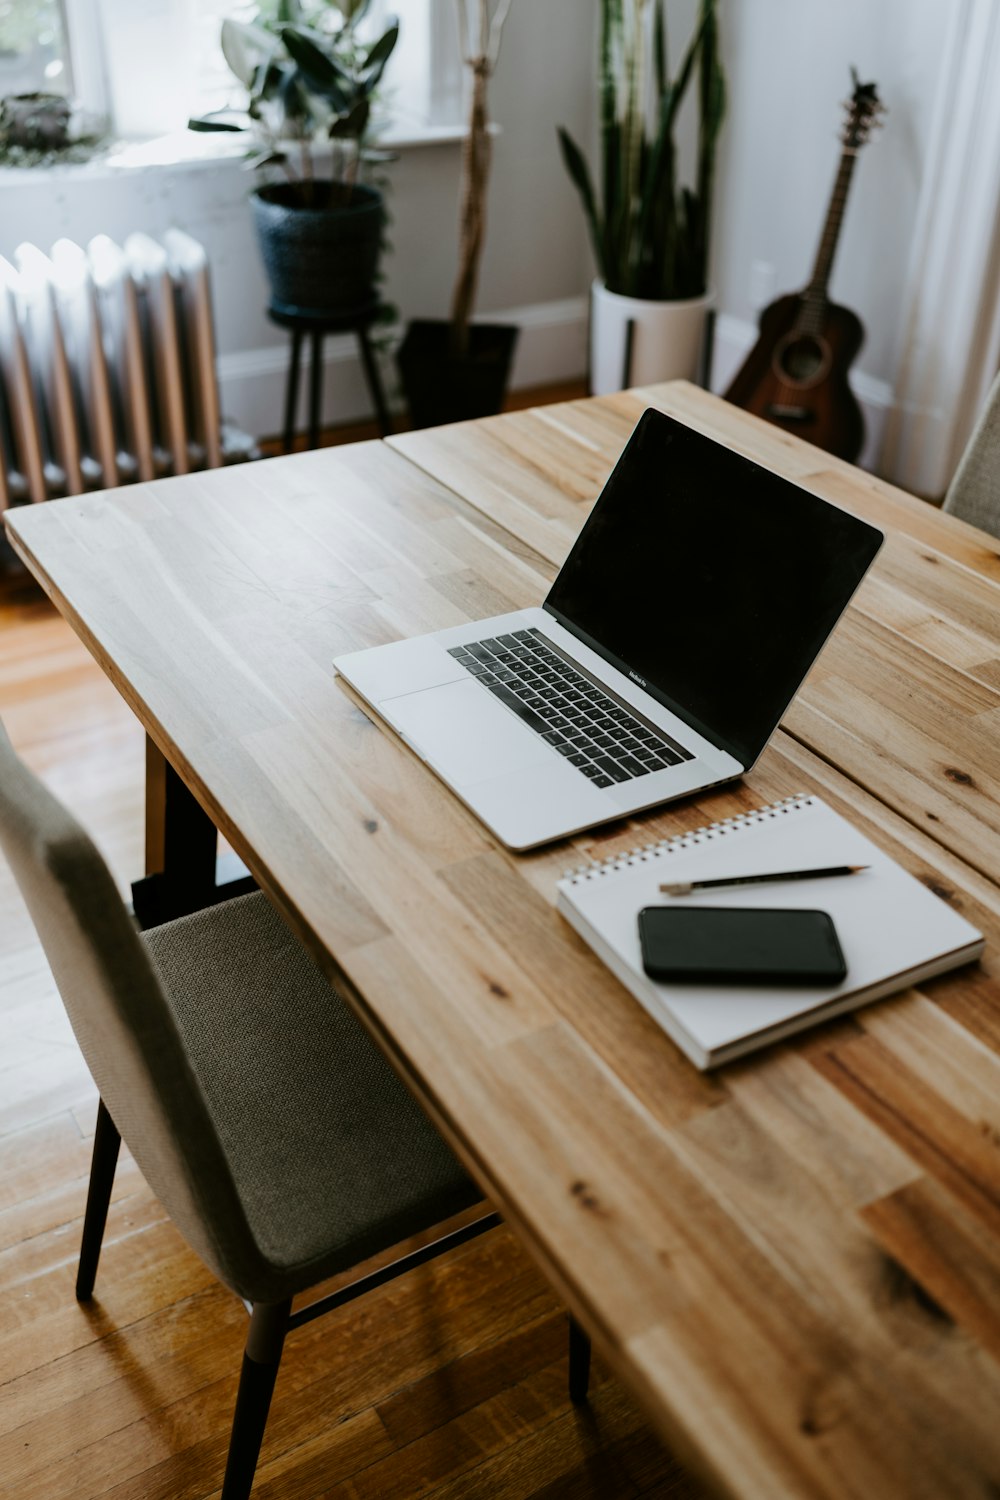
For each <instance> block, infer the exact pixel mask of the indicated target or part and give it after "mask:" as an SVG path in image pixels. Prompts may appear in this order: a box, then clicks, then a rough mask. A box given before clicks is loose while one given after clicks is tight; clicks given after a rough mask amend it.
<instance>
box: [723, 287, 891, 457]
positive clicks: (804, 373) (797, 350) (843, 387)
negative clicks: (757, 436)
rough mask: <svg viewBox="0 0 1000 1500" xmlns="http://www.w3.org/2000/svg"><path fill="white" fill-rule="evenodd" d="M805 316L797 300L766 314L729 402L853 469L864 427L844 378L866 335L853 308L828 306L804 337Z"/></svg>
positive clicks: (789, 298) (788, 300) (781, 302)
mask: <svg viewBox="0 0 1000 1500" xmlns="http://www.w3.org/2000/svg"><path fill="white" fill-rule="evenodd" d="M805 311H806V309H805V304H804V301H803V298H802V297H801V296H800V295H798V294H796V293H793V294H792V295H791V296H787V297H779V298H778V300H777V302H772V303H771V305H770V307H767V308H765V309H764V312H763V313H762V315H761V319H760V335H759V337H758V339H757V342H756V344H755V345H754V347H753V348H752V349H751V351H750V353H749V354H748V355H747V357H746V359H745V361H744V362H743V366H742V368H741V369H740V371H739V374H738V375H737V376H736V378H735V380H734V381H733V383H732V385H731V386H730V387H729V389H728V391H727V392H726V400H727V401H732V402H733V403H734V405H736V406H742V407H744V408H745V409H746V410H747V411H752V412H753V413H754V414H755V415H756V416H758V417H763V418H764V420H765V421H767V422H773V423H774V424H775V425H776V426H778V427H783V428H784V429H785V431H786V432H793V433H794V434H795V435H796V437H801V438H805V439H806V441H807V442H810V443H815V444H816V446H817V447H818V448H825V449H826V451H827V452H828V453H835V454H836V455H837V457H838V458H846V459H848V460H849V461H850V462H851V463H854V462H855V461H856V460H857V458H858V455H859V454H860V452H861V446H862V444H863V442H864V437H865V424H864V418H863V416H862V415H861V408H860V406H859V405H858V403H857V400H856V398H855V396H854V392H853V391H852V390H851V388H850V386H849V384H848V382H847V374H848V371H849V370H850V367H851V365H852V363H853V362H854V359H855V356H856V355H857V353H858V350H859V349H860V348H861V345H862V343H863V342H864V336H865V333H864V328H863V327H862V325H861V320H860V318H858V317H856V316H855V314H854V313H852V312H851V311H850V309H849V308H846V307H840V306H838V305H837V303H835V302H824V303H823V306H822V311H821V313H819V314H817V313H815V312H813V314H812V316H811V317H810V318H808V319H807V327H808V329H809V331H808V332H807V331H803V326H802V325H803V314H804V312H805Z"/></svg>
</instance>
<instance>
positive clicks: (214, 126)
mask: <svg viewBox="0 0 1000 1500" xmlns="http://www.w3.org/2000/svg"><path fill="white" fill-rule="evenodd" d="M187 128H188V130H201V131H205V132H209V131H220V130H232V131H236V132H237V134H239V133H241V132H242V131H244V130H246V128H247V127H246V124H245V123H244V124H242V125H240V124H238V123H237V122H236V121H235V120H224V119H222V118H221V111H217V110H216V111H213V112H212V113H211V114H207V115H199V116H198V117H197V118H195V119H191V120H188V122H187Z"/></svg>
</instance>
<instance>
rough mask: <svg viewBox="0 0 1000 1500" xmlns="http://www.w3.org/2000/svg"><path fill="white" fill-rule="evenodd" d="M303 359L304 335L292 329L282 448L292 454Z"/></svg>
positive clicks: (296, 329)
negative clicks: (300, 366)
mask: <svg viewBox="0 0 1000 1500" xmlns="http://www.w3.org/2000/svg"><path fill="white" fill-rule="evenodd" d="M301 358H302V333H301V331H300V330H299V329H298V328H293V329H292V350H291V355H290V362H289V365H288V384H287V385H286V387H285V435H284V438H283V439H282V447H283V448H284V450H285V452H286V453H291V451H292V445H293V444H294V442H295V408H296V407H297V406H298V404H299V364H300V362H301Z"/></svg>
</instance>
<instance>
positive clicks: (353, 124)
mask: <svg viewBox="0 0 1000 1500" xmlns="http://www.w3.org/2000/svg"><path fill="white" fill-rule="evenodd" d="M370 114H371V102H370V101H369V100H368V99H359V100H358V102H357V104H355V106H354V108H353V109H351V110H350V111H349V113H348V114H346V115H341V116H340V117H339V118H338V119H336V120H334V121H333V123H332V125H331V126H330V130H329V135H330V139H331V140H335V141H338V140H340V141H343V140H357V141H360V140H361V138H362V136H363V135H364V133H365V131H366V130H367V129H368V117H369V115H370Z"/></svg>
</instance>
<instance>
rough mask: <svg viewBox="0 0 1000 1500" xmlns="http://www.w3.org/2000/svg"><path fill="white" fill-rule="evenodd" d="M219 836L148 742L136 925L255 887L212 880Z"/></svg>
mask: <svg viewBox="0 0 1000 1500" xmlns="http://www.w3.org/2000/svg"><path fill="white" fill-rule="evenodd" d="M217 845H218V834H217V833H216V831H215V826H214V824H213V823H212V820H211V818H210V817H209V816H208V814H207V813H205V812H203V810H202V808H201V805H200V803H199V802H198V801H197V799H196V798H195V797H194V796H193V795H192V793H191V792H189V791H188V789H187V787H186V786H185V785H184V782H183V781H182V780H181V778H180V777H179V776H178V774H177V772H176V771H175V770H174V768H173V766H171V765H170V763H169V762H168V761H167V760H165V759H164V757H163V755H162V754H161V753H160V751H159V750H158V749H157V747H156V746H155V745H154V744H153V741H152V740H150V739H148V738H147V740H146V875H145V878H144V879H142V880H137V881H134V882H133V885H132V907H133V910H134V911H135V915H136V919H137V920H138V923H139V926H140V927H155V926H158V925H159V923H161V922H170V921H172V920H173V919H174V918H175V917H182V916H187V914H188V913H189V912H193V911H201V910H202V909H203V908H204V907H206V906H214V905H215V903H216V902H217V901H223V900H228V899H229V897H230V896H237V895H242V894H244V893H245V892H246V891H250V890H254V889H255V888H256V886H255V882H254V881H253V880H250V879H240V880H233V881H229V882H228V883H226V884H223V885H220V884H218V882H217V880H216V852H217Z"/></svg>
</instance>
